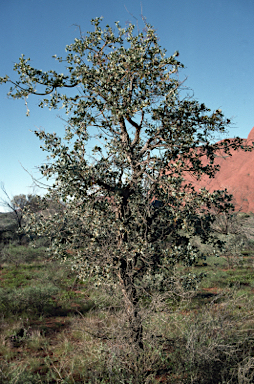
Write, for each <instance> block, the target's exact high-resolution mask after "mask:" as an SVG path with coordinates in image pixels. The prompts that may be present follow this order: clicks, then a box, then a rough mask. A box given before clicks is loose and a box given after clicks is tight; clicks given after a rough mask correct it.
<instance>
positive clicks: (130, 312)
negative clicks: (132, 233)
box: [118, 259, 144, 350]
mask: <svg viewBox="0 0 254 384" xmlns="http://www.w3.org/2000/svg"><path fill="white" fill-rule="evenodd" d="M118 276H119V282H120V286H121V290H122V294H123V298H124V307H125V311H126V314H127V318H128V327H129V332H130V335H129V340H130V343H131V344H133V345H134V346H135V347H136V349H137V350H139V349H141V350H143V349H144V344H143V326H142V319H141V316H140V308H139V303H138V297H137V290H136V287H135V285H134V282H133V276H132V271H128V268H127V263H126V260H124V259H123V260H122V261H121V268H120V271H119V275H118Z"/></svg>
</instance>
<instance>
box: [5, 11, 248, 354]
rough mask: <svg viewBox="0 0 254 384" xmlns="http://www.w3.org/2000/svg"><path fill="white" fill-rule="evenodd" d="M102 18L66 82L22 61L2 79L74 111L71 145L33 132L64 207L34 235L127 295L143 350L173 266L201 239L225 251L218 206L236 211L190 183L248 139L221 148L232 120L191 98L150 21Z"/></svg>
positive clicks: (186, 260) (83, 39) (220, 195)
mask: <svg viewBox="0 0 254 384" xmlns="http://www.w3.org/2000/svg"><path fill="white" fill-rule="evenodd" d="M101 21H102V20H101V18H96V19H94V20H92V25H94V32H88V33H87V34H86V35H82V34H81V35H80V37H79V38H77V39H75V41H74V43H73V44H71V45H68V46H67V47H66V51H67V56H66V58H65V60H64V59H63V58H62V57H56V59H57V60H58V61H59V62H60V63H61V62H65V63H66V73H65V74H62V73H61V74H58V73H57V72H55V71H52V70H50V71H48V72H43V71H42V70H37V69H35V68H33V67H32V66H31V65H30V63H29V60H30V59H25V57H24V56H23V55H22V56H21V58H20V59H19V62H18V63H17V64H15V66H14V70H15V71H17V73H18V75H19V79H18V80H17V81H13V80H11V79H10V78H9V77H8V76H5V77H3V78H1V82H2V83H6V82H11V83H12V88H11V89H10V92H9V95H10V96H12V97H13V98H26V97H27V96H28V95H31V94H34V95H44V96H45V97H44V99H43V100H42V101H41V102H40V104H39V106H40V107H44V106H46V107H49V108H59V107H63V108H65V111H66V115H67V119H68V120H67V126H66V135H65V137H64V138H63V139H61V138H59V137H58V136H57V135H56V134H55V133H53V134H52V133H46V132H45V131H43V130H41V131H35V134H36V135H37V136H38V137H39V139H40V140H42V142H43V150H45V151H47V152H48V163H47V164H44V165H42V166H41V167H40V170H41V173H42V174H43V175H44V176H45V177H47V178H48V179H49V178H51V177H53V178H54V185H53V186H52V188H50V190H49V194H50V196H53V195H54V196H55V198H56V200H59V201H60V200H61V201H64V202H65V209H64V210H62V211H61V212H59V213H57V215H52V216H51V217H49V218H47V220H44V221H43V222H41V223H40V222H38V221H36V220H35V223H34V230H35V231H37V233H43V234H45V233H48V234H49V236H51V237H52V231H53V232H54V234H55V236H54V241H53V243H52V249H53V251H54V252H55V253H56V254H57V255H59V256H61V257H63V258H64V259H66V258H67V257H70V258H71V259H72V261H73V267H74V268H75V269H76V270H77V273H78V275H79V277H80V278H87V277H89V276H93V278H94V280H93V281H95V283H96V284H107V285H109V286H111V287H113V288H115V289H118V288H119V287H120V290H121V293H122V297H123V302H124V307H125V311H126V314H127V319H128V322H127V323H128V331H129V335H130V338H129V340H130V343H132V344H133V345H134V346H135V348H136V349H137V350H142V349H143V348H144V340H143V319H142V316H141V307H142V305H143V304H142V300H143V298H144V297H146V296H147V297H149V298H150V297H151V295H152V294H153V292H155V291H156V292H158V291H159V292H162V293H164V294H166V293H167V292H168V291H169V290H170V288H172V284H173V283H174V280H173V277H172V276H173V275H172V271H173V270H174V266H175V265H177V264H178V263H180V262H181V263H183V264H184V265H186V266H191V265H193V264H195V262H196V261H197V258H198V257H201V256H202V255H201V254H200V252H199V249H197V248H195V247H194V246H192V244H191V239H192V237H193V236H199V237H200V239H201V241H203V242H213V243H214V244H217V245H219V242H218V240H217V239H216V238H215V235H214V231H213V230H212V227H211V225H212V223H213V221H214V219H215V215H214V214H213V213H212V211H211V207H215V208H216V210H217V211H216V212H218V211H219V212H224V211H226V212H227V211H228V210H229V209H231V208H232V204H231V199H232V197H231V196H230V195H227V193H226V192H225V191H215V192H214V193H209V192H208V191H207V190H205V189H202V190H200V191H195V189H194V188H193V187H192V185H191V184H186V182H184V177H183V175H184V173H185V172H189V173H191V174H192V175H193V177H194V178H199V177H201V176H202V175H204V174H206V175H209V176H210V177H214V175H215V174H216V172H218V171H219V168H218V167H217V166H215V165H214V158H215V155H216V153H218V152H219V151H220V152H223V153H224V154H229V155H230V150H232V149H238V148H240V147H241V148H243V145H242V141H241V139H239V138H236V139H234V140H232V141H229V140H222V141H220V142H219V143H216V144H213V143H214V142H215V135H216V134H220V135H222V134H224V133H226V128H227V127H228V126H229V124H230V121H229V120H228V119H226V118H224V116H223V114H222V112H221V110H220V109H217V110H216V111H214V112H211V110H210V109H209V108H207V107H206V105H205V104H204V103H199V102H198V101H196V100H194V99H192V98H190V97H189V96H188V95H186V92H185V91H184V88H183V82H181V81H180V80H179V77H178V76H179V70H180V69H181V68H183V67H184V66H183V65H182V64H181V63H180V62H179V61H178V60H177V57H178V56H179V54H178V52H175V53H174V54H173V55H172V56H170V57H167V56H166V51H165V50H163V49H162V48H161V47H160V45H159V44H158V37H157V36H156V33H155V30H154V28H153V27H152V26H151V25H149V24H148V23H146V21H145V28H144V30H143V31H142V32H139V31H138V32H137V33H136V34H135V26H134V25H132V24H129V26H128V27H126V28H121V27H120V25H119V23H118V22H116V23H115V30H113V29H112V28H111V27H110V26H108V25H107V26H106V27H105V29H104V30H103V29H102V28H101ZM37 87H38V90H37ZM65 90H67V91H68V90H70V94H69V95H68V94H67V93H65V92H64V91H65ZM182 94H183V96H181V95H182ZM96 140H97V141H96ZM91 145H92V146H93V150H92V151H89V148H90V146H91ZM244 149H245V150H250V149H251V148H250V147H247V146H246V147H245V148H244ZM206 157H207V158H208V159H209V161H208V164H207V163H206V165H204V164H203V163H202V159H204V158H206ZM155 200H157V202H159V203H153V202H154V201H155ZM31 222H32V218H31ZM180 280H181V284H182V286H183V288H184V289H186V290H188V289H189V288H190V287H192V286H194V285H195V282H196V280H197V276H195V275H193V276H192V275H191V274H190V273H189V272H187V274H186V275H184V272H183V273H182V276H181V279H180Z"/></svg>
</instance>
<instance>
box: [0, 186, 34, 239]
mask: <svg viewBox="0 0 254 384" xmlns="http://www.w3.org/2000/svg"><path fill="white" fill-rule="evenodd" d="M1 189H2V191H3V193H4V194H5V196H6V199H1V202H0V205H2V206H3V207H5V208H6V209H7V210H8V212H10V213H11V216H12V218H13V219H14V220H15V223H16V232H17V234H18V238H19V242H21V240H22V238H23V236H24V235H25V233H24V232H23V226H24V223H23V221H24V212H25V210H26V209H28V208H29V210H30V211H32V212H36V211H38V210H39V209H40V201H41V198H40V196H38V195H33V194H28V195H24V194H20V195H15V196H13V198H11V197H10V196H9V194H8V193H7V191H6V189H5V187H4V184H3V183H2V184H1Z"/></svg>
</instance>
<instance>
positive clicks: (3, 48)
mask: <svg viewBox="0 0 254 384" xmlns="http://www.w3.org/2000/svg"><path fill="white" fill-rule="evenodd" d="M127 10H128V11H127ZM128 12H129V13H128ZM142 12H143V15H144V16H145V17H146V19H147V21H148V22H149V23H150V24H152V25H153V26H154V27H155V28H156V30H157V34H158V36H159V37H160V44H161V46H162V47H163V48H166V49H167V52H168V55H171V54H173V53H174V52H175V51H176V50H178V51H179V52H180V56H179V60H180V61H181V62H182V63H183V64H184V65H185V69H184V70H183V71H182V73H181V76H182V77H185V76H186V77H187V80H186V83H185V85H186V86H188V87H190V88H191V89H192V90H193V92H194V97H195V98H196V99H198V100H199V101H200V102H204V103H205V104H206V105H207V106H208V107H209V108H211V109H212V110H213V109H216V108H221V109H222V111H223V113H224V114H225V116H226V117H228V118H230V119H232V121H233V125H232V130H231V133H230V135H229V136H231V137H234V136H240V137H242V138H246V137H247V136H248V133H249V131H250V130H251V129H252V127H253V126H254V115H253V106H254V89H253V88H254V43H253V38H254V24H253V19H254V1H253V0H177V1H175V0H174V1H171V0H156V1H155V0H143V1H142ZM131 14H133V15H134V16H135V17H136V18H138V19H139V22H141V17H140V15H141V6H140V2H138V1H136V0H107V1H105V0H72V1H70V0H22V1H20V0H11V1H4V0H2V1H0V57H1V59H0V76H4V75H6V74H8V75H9V76H10V77H15V73H14V72H13V71H12V68H13V65H14V63H15V62H17V61H18V59H19V57H20V56H21V54H22V53H23V54H25V56H26V57H30V58H31V60H32V61H31V65H33V66H34V67H37V68H38V69H42V70H43V71H46V70H49V69H56V70H57V69H58V64H57V62H56V61H55V60H54V59H53V58H52V56H53V55H54V54H57V55H58V56H64V55H65V46H66V45H67V44H71V43H72V42H73V40H74V38H75V37H79V30H78V28H77V25H80V27H81V30H82V31H83V32H86V31H88V30H91V28H92V26H91V24H90V20H91V19H92V18H95V17H97V16H103V17H104V25H106V24H110V25H112V26H113V24H114V22H115V21H120V24H121V26H125V24H126V22H128V21H132V22H134V21H135V20H134V19H133V18H132V16H131ZM59 70H60V72H61V69H60V68H59ZM8 90H9V86H8V84H7V85H1V86H0V99H1V103H0V164H1V166H0V182H3V183H4V185H5V188H6V190H7V192H8V193H9V195H10V196H14V195H17V194H20V193H25V194H27V193H33V192H35V193H41V192H40V190H38V189H37V190H34V189H33V188H32V187H31V186H32V184H33V182H32V179H31V176H30V175H29V174H32V175H33V176H34V177H35V178H39V177H40V174H39V173H38V171H37V169H36V166H39V165H40V164H41V163H43V162H44V161H45V152H42V151H41V149H40V142H39V140H38V139H37V138H36V137H35V135H34V134H33V133H32V132H31V131H33V130H34V129H36V128H38V127H41V128H43V129H45V131H47V132H53V131H54V132H57V133H59V134H61V133H63V131H64V123H63V122H62V121H61V120H60V119H59V118H58V117H57V116H58V115H59V112H57V111H48V110H47V109H40V108H38V106H37V104H38V101H39V99H37V98H36V97H34V98H33V97H29V100H28V102H29V109H30V111H31V112H30V117H26V107H25V104H24V101H22V100H12V99H8V98H7V96H6V94H7V92H8ZM1 197H4V196H3V194H2V192H1V191H0V198H1ZM0 210H1V208H0Z"/></svg>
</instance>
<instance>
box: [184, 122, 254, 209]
mask: <svg viewBox="0 0 254 384" xmlns="http://www.w3.org/2000/svg"><path fill="white" fill-rule="evenodd" d="M252 142H254V127H253V128H252V130H251V131H250V133H249V135H248V138H247V139H244V142H243V145H244V144H248V145H252ZM231 153H232V156H228V155H226V157H221V156H218V157H217V158H216V159H215V164H219V165H220V171H219V172H218V173H217V174H216V176H215V178H214V179H209V177H208V176H204V177H202V178H201V180H199V181H197V180H195V179H194V178H193V177H191V176H190V175H186V177H185V180H186V181H188V182H191V183H192V184H193V185H194V186H195V187H196V189H199V188H204V187H205V188H206V189H207V190H209V191H210V192H213V191H215V190H218V189H225V188H227V190H228V192H229V193H231V194H232V195H233V196H234V200H233V203H234V204H235V210H236V211H241V212H254V151H252V152H245V151H244V150H241V149H239V150H237V151H234V150H232V152H231ZM204 163H205V162H204Z"/></svg>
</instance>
